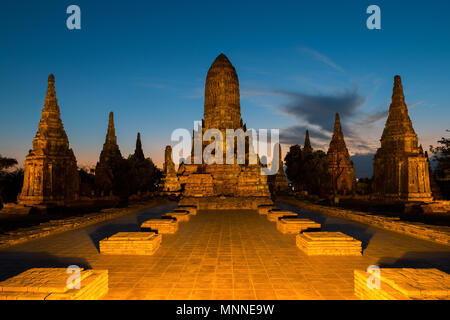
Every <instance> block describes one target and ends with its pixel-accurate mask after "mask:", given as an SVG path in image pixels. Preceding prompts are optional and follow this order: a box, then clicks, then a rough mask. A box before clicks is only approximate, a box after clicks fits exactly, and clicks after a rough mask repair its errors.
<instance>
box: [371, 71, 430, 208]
mask: <svg viewBox="0 0 450 320" xmlns="http://www.w3.org/2000/svg"><path fill="white" fill-rule="evenodd" d="M373 169H374V172H373V189H374V190H373V191H374V193H375V195H376V196H377V197H379V198H381V199H388V200H401V201H431V200H432V195H431V188H430V177H429V169H428V162H427V158H426V156H425V155H424V153H423V150H421V148H420V147H419V146H418V138H417V134H416V133H415V132H414V129H413V126H412V122H411V119H410V118H409V115H408V107H407V106H406V103H405V96H404V94H403V86H402V81H401V78H400V76H395V78H394V89H393V93H392V102H391V105H390V107H389V116H388V119H387V121H386V125H385V128H384V131H383V134H382V136H381V148H379V149H378V150H377V152H376V154H375V157H374V160H373Z"/></svg>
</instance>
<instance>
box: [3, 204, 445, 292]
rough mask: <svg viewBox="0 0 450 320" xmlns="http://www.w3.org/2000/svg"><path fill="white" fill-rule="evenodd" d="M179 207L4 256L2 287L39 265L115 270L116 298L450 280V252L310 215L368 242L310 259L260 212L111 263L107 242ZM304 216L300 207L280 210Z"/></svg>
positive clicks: (205, 216)
mask: <svg viewBox="0 0 450 320" xmlns="http://www.w3.org/2000/svg"><path fill="white" fill-rule="evenodd" d="M175 206H176V204H174V203H171V204H166V205H161V206H158V207H155V208H152V209H148V210H146V211H143V212H140V213H136V214H131V215H128V216H124V217H121V218H118V219H116V220H112V221H107V222H104V223H99V224H96V225H93V226H89V227H87V228H84V229H80V230H74V231H70V232H66V233H64V234H60V235H54V236H50V237H47V238H44V239H40V240H35V241H32V242H28V243H25V244H21V245H17V246H14V247H11V248H8V249H4V250H1V251H0V280H3V279H6V278H8V277H10V276H13V275H15V274H18V273H20V272H22V271H24V270H26V269H29V268H32V267H67V266H69V265H73V264H75V265H79V266H82V267H88V268H95V269H109V287H110V290H109V293H108V295H107V296H106V297H105V298H106V299H355V296H354V295H353V270H354V269H357V268H361V269H366V268H367V266H369V265H371V264H378V265H380V266H382V267H388V266H403V267H404V266H409V267H435V268H438V269H441V270H443V271H446V272H450V270H449V269H450V248H449V247H447V246H444V245H439V244H435V243H432V242H426V241H422V240H419V239H415V238H411V237H407V236H403V235H400V234H396V233H393V232H389V231H384V230H381V229H376V228H372V227H368V226H366V225H362V224H359V223H356V222H351V221H346V220H342V219H338V218H333V217H329V216H324V215H322V214H317V213H311V212H304V211H302V212H301V215H302V216H303V217H306V218H310V219H312V220H315V221H317V222H320V223H322V225H323V230H326V231H341V232H344V233H346V234H349V235H351V236H353V237H355V238H357V239H358V240H361V241H363V247H364V255H363V256H362V257H320V256H318V257H308V256H306V255H305V254H303V253H302V252H301V251H300V250H299V249H298V248H297V247H296V245H295V236H294V235H283V234H281V233H280V232H278V231H277V230H276V226H275V223H272V222H268V221H267V219H266V217H265V216H260V215H258V214H257V213H256V212H253V211H225V212H224V211H222V212H221V211H201V212H199V213H198V215H196V216H192V217H191V219H190V221H189V222H184V223H181V224H180V229H179V231H178V233H177V234H175V235H163V241H162V245H161V247H160V249H159V250H158V251H157V252H156V253H155V254H154V255H153V256H104V255H100V254H99V252H98V242H99V240H101V239H103V238H105V237H107V236H110V235H112V234H114V233H116V232H119V231H138V229H139V225H140V223H141V222H143V221H145V220H147V219H149V218H155V217H159V216H160V215H161V214H163V213H165V212H167V211H169V210H170V209H172V208H174V207H175ZM279 206H280V207H281V208H283V209H289V210H293V211H296V212H300V211H301V210H300V209H298V208H296V207H293V206H290V205H284V204H280V205H279Z"/></svg>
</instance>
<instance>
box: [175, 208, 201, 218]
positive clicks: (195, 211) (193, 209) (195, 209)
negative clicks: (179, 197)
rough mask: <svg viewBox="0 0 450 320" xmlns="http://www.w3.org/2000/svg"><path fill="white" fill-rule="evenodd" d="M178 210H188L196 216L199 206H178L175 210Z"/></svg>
mask: <svg viewBox="0 0 450 320" xmlns="http://www.w3.org/2000/svg"><path fill="white" fill-rule="evenodd" d="M177 210H185V211H188V212H189V214H190V215H193V216H195V215H196V214H197V207H196V206H178V208H176V209H175V210H174V211H177Z"/></svg>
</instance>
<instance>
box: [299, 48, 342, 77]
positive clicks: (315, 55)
mask: <svg viewBox="0 0 450 320" xmlns="http://www.w3.org/2000/svg"><path fill="white" fill-rule="evenodd" d="M299 50H300V51H301V52H303V53H306V54H308V55H310V56H312V57H313V58H314V59H316V60H318V61H320V62H322V63H325V64H326V65H328V66H330V67H332V68H333V69H335V70H337V71H340V72H344V69H343V68H342V67H341V66H339V65H338V64H337V63H335V62H334V61H332V60H331V59H330V58H328V57H327V56H326V55H324V54H322V53H320V52H319V51H316V50H314V49H311V48H307V47H302V48H300V49H299Z"/></svg>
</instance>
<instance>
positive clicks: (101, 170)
mask: <svg viewBox="0 0 450 320" xmlns="http://www.w3.org/2000/svg"><path fill="white" fill-rule="evenodd" d="M121 161H122V154H121V153H120V149H119V146H118V144H117V137H116V130H115V128H114V113H113V112H110V113H109V123H108V132H107V134H106V140H105V143H104V144H103V149H102V151H101V153H100V159H99V161H98V162H97V166H96V167H95V186H96V188H97V190H98V191H99V192H100V193H102V194H103V195H104V196H108V195H111V193H112V189H113V183H114V175H115V170H116V169H117V168H118V167H119V166H120V162H121Z"/></svg>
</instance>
